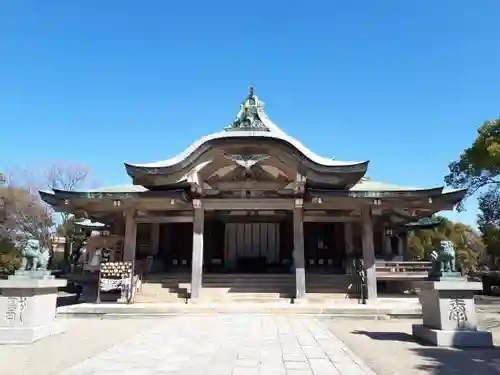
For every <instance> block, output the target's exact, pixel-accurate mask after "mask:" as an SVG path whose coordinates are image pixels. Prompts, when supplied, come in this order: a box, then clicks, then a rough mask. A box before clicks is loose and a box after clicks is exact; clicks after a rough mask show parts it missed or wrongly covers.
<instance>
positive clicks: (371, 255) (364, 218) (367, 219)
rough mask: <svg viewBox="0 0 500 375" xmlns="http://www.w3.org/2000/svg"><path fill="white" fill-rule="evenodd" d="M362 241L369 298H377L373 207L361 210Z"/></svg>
mask: <svg viewBox="0 0 500 375" xmlns="http://www.w3.org/2000/svg"><path fill="white" fill-rule="evenodd" d="M361 243H362V247H363V262H364V266H365V273H366V283H367V298H368V299H369V300H372V301H373V300H376V299H377V274H376V269H375V248H374V246H373V220H372V213H371V208H370V207H369V206H368V207H363V209H362V210H361Z"/></svg>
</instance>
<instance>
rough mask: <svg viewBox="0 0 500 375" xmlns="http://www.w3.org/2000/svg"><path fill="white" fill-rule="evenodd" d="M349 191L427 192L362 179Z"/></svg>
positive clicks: (415, 188)
mask: <svg viewBox="0 0 500 375" xmlns="http://www.w3.org/2000/svg"><path fill="white" fill-rule="evenodd" d="M350 190H351V191H414V190H429V189H425V188H417V187H409V186H401V185H393V184H386V183H383V182H376V181H372V180H370V179H368V178H362V179H361V181H359V182H358V183H357V184H356V185H354V186H353V187H352V188H351V189H350Z"/></svg>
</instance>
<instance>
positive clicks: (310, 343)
mask: <svg viewBox="0 0 500 375" xmlns="http://www.w3.org/2000/svg"><path fill="white" fill-rule="evenodd" d="M157 322H158V324H157V325H156V326H155V327H154V328H152V329H149V330H147V331H144V332H141V333H139V334H138V335H135V336H134V337H132V338H131V339H128V340H126V341H124V342H121V343H120V344H118V345H116V346H114V347H112V348H110V349H108V350H106V351H104V352H102V353H101V354H99V355H97V356H94V357H92V358H90V359H89V360H87V361H85V362H83V363H81V364H78V365H76V366H74V367H72V368H70V369H68V370H66V371H64V372H63V373H61V374H60V375H104V374H106V375H114V374H116V375H118V374H120V375H153V374H154V375H160V374H165V375H166V374H172V375H173V374H186V375H211V374H213V375H258V374H265V375H334V374H335V375H339V374H343V375H362V374H370V375H375V373H374V372H373V371H371V370H370V369H369V368H367V367H366V365H364V364H363V363H362V362H361V360H360V359H359V358H357V357H356V356H355V355H354V354H353V353H352V352H351V351H350V350H349V349H347V348H345V347H344V345H343V343H342V342H341V341H339V340H338V339H337V338H336V337H335V336H333V334H332V333H331V332H330V331H329V330H328V329H327V327H326V326H325V325H324V324H323V323H322V322H320V321H319V320H317V319H316V318H313V317H306V316H272V315H268V316H256V315H235V316H231V315H230V316H228V315H219V316H217V315H210V316H179V317H173V318H168V319H161V320H160V319H159V320H157Z"/></svg>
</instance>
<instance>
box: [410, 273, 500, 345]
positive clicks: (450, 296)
mask: <svg viewBox="0 0 500 375" xmlns="http://www.w3.org/2000/svg"><path fill="white" fill-rule="evenodd" d="M415 286H417V287H420V289H421V292H420V303H421V304H422V318H423V325H414V326H413V335H414V336H415V337H417V338H420V339H422V340H425V341H429V342H431V343H432V344H434V345H437V346H452V347H477V346H481V347H482V346H492V345H493V342H492V337H491V333H489V332H484V331H478V330H477V317H476V306H475V304H474V292H475V291H477V290H481V289H482V284H481V283H480V282H468V281H466V280H463V279H456V280H450V279H447V280H442V281H424V282H419V283H415Z"/></svg>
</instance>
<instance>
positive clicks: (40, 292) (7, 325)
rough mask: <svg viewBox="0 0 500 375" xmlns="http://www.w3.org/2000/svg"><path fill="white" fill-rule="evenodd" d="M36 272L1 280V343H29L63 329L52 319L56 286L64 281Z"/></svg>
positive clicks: (64, 281)
mask: <svg viewBox="0 0 500 375" xmlns="http://www.w3.org/2000/svg"><path fill="white" fill-rule="evenodd" d="M35 272H36V273H30V272H18V273H17V274H16V275H15V276H11V277H9V279H8V280H0V289H1V295H0V344H31V343H33V342H35V341H37V340H39V339H41V338H43V337H45V336H50V335H54V334H57V333H61V332H63V329H62V327H61V325H60V323H58V322H56V321H55V316H56V301H57V288H59V287H63V286H66V284H67V281H66V280H62V279H54V277H53V276H50V273H47V272H46V271H41V272H40V271H35Z"/></svg>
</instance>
